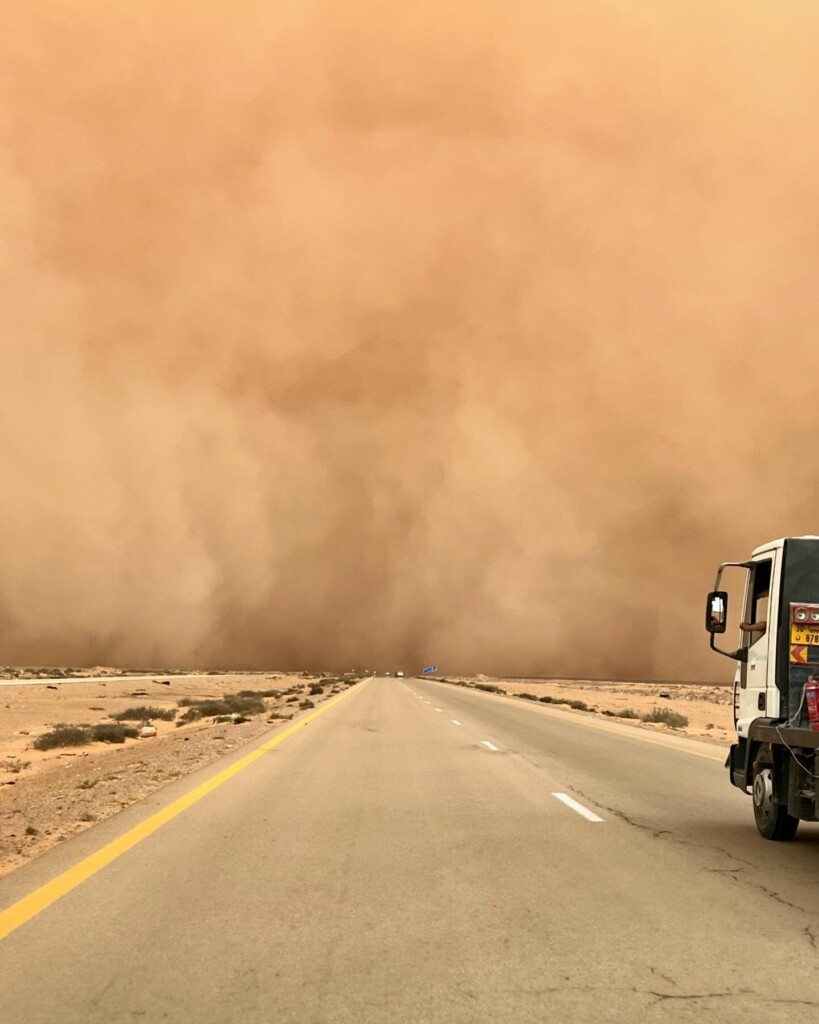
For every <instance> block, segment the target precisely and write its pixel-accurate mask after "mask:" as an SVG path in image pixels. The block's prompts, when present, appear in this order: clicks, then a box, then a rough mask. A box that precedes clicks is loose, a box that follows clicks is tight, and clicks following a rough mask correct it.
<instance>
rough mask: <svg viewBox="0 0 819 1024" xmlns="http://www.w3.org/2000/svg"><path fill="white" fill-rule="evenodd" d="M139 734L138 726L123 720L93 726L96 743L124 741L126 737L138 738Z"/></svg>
mask: <svg viewBox="0 0 819 1024" xmlns="http://www.w3.org/2000/svg"><path fill="white" fill-rule="evenodd" d="M138 735H139V729H137V728H136V726H134V725H123V724H122V723H121V722H101V723H100V724H99V725H92V726H91V739H92V740H93V741H94V742H95V743H124V742H125V740H126V738H127V739H136V737H137V736H138Z"/></svg>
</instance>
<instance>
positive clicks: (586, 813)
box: [552, 793, 603, 821]
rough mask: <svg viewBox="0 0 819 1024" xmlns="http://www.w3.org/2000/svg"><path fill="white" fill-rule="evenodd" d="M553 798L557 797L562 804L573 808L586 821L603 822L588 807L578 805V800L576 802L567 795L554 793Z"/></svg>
mask: <svg viewBox="0 0 819 1024" xmlns="http://www.w3.org/2000/svg"><path fill="white" fill-rule="evenodd" d="M552 796H553V797H556V798H557V799H558V800H559V801H560V802H561V803H563V804H565V805H566V806H567V807H571V809H572V810H573V811H576V812H577V813H578V814H580V815H582V816H583V817H584V818H585V819H586V821H602V820H603V819H602V818H601V817H600V816H599V815H597V814H595V813H594V811H590V810H589V809H588V807H584V806H583V804H581V803H578V802H577V800H574V799H573V798H572V797H570V796H568V794H566V793H552Z"/></svg>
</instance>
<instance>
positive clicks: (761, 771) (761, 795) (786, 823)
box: [753, 763, 799, 842]
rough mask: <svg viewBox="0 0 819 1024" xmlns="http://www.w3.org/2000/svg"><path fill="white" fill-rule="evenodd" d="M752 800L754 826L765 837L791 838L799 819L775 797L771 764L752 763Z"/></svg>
mask: <svg viewBox="0 0 819 1024" xmlns="http://www.w3.org/2000/svg"><path fill="white" fill-rule="evenodd" d="M753 801H754V819H755V821H756V827H757V828H758V829H759V831H760V833H761V834H762V835H763V836H764V837H765V838H766V839H773V840H774V841H778V842H788V841H789V840H791V839H793V837H794V836H795V835H796V830H797V828H798V827H799V819H798V818H794V817H793V815H790V814H788V808H787V807H784V806H783V805H782V804H781V803H780V802H779V801H778V800H777V798H776V792H775V790H774V784H773V765H771V764H759V763H757V764H755V765H754V782H753Z"/></svg>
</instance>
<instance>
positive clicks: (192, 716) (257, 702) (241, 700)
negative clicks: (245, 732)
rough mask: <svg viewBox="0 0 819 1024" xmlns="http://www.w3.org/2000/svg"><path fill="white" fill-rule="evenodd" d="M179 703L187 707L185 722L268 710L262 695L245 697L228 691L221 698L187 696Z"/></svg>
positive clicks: (184, 715) (184, 714)
mask: <svg viewBox="0 0 819 1024" xmlns="http://www.w3.org/2000/svg"><path fill="white" fill-rule="evenodd" d="M179 704H180V707H184V708H186V709H187V710H186V711H185V712H184V713H183V714H182V719H181V720H182V721H184V722H195V721H196V720H197V719H199V718H215V717H216V716H217V715H232V714H237V715H260V714H261V713H262V712H263V711H266V710H267V709H266V707H265V703H264V701H263V700H262V699H261V697H247V696H245V697H243V696H241V695H240V694H236V693H226V694H225V695H224V696H223V697H222V698H221V700H219V699H218V698H217V699H213V698H205V699H202V700H192V699H191V698H189V697H185V698H184V699H183V700H181V701H180V702H179Z"/></svg>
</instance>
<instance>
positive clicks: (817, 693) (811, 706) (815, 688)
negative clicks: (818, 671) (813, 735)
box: [805, 676, 819, 732]
mask: <svg viewBox="0 0 819 1024" xmlns="http://www.w3.org/2000/svg"><path fill="white" fill-rule="evenodd" d="M805 704H806V705H807V708H808V719H809V720H810V727H811V729H813V731H814V732H819V682H817V680H816V677H815V676H811V677H810V679H809V680H808V681H807V683H805Z"/></svg>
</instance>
